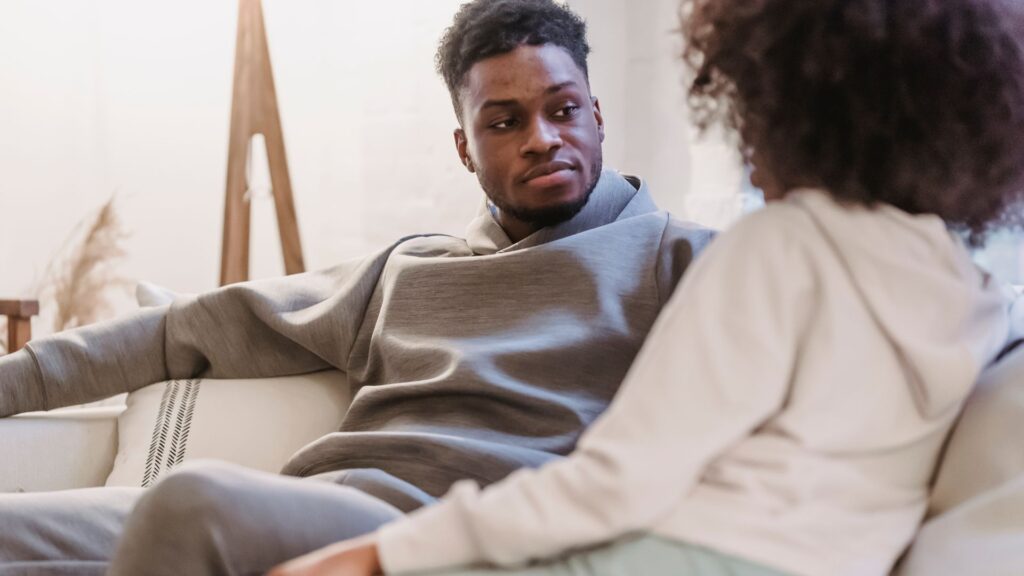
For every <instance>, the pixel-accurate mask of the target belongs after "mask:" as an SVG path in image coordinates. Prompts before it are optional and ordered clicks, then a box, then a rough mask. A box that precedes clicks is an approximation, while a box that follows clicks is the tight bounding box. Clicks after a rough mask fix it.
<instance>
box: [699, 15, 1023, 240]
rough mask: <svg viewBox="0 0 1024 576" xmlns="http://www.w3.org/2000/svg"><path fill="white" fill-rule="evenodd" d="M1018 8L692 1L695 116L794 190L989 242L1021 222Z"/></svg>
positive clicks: (1020, 30) (1020, 26)
mask: <svg viewBox="0 0 1024 576" xmlns="http://www.w3.org/2000/svg"><path fill="white" fill-rule="evenodd" d="M1013 2H1014V0H684V2H683V7H682V12H681V14H682V19H683V20H682V24H683V33H684V36H685V38H686V47H685V49H684V54H683V57H684V60H686V62H687V63H688V64H689V65H690V67H691V68H692V69H693V71H694V73H695V76H694V80H693V83H692V85H691V87H690V104H691V108H692V109H693V111H694V113H695V116H696V119H697V122H698V124H699V125H700V126H702V127H707V126H708V125H709V124H712V123H715V122H723V123H724V124H725V125H726V126H727V127H730V128H732V129H734V130H735V134H737V135H738V136H739V140H740V144H741V148H742V151H743V152H744V153H749V152H750V151H752V150H756V151H757V156H758V158H759V160H760V161H761V162H762V163H764V164H765V165H766V166H764V167H766V168H767V171H768V173H769V174H770V175H771V176H772V177H773V178H774V179H775V180H777V181H778V182H779V183H781V184H782V185H783V186H786V187H790V188H792V187H797V186H818V187H823V188H826V189H827V190H828V191H829V192H830V193H831V194H832V195H833V196H834V197H836V198H837V199H839V200H840V201H851V202H857V203H861V204H866V205H872V204H874V203H876V202H885V203H889V204H892V205H894V206H897V207H899V208H901V209H903V210H905V211H907V212H909V213H913V214H917V213H932V214H936V215H938V216H939V217H941V218H943V219H944V220H945V221H946V222H947V223H949V224H950V225H951V226H952V227H954V228H955V229H959V230H961V231H963V232H966V233H967V234H968V236H969V238H970V241H971V242H972V243H973V244H975V245H977V244H980V243H982V242H983V241H984V238H985V237H986V236H987V233H988V232H990V231H991V230H992V229H994V228H996V227H1000V226H1006V225H1013V226H1019V225H1020V224H1021V223H1022V221H1024V217H1022V213H1021V212H1022V208H1024V206H1022V199H1024V192H1022V191H1024V40H1022V38H1024V14H1022V12H1021V9H1020V7H1014V6H1013V5H1012V4H1013Z"/></svg>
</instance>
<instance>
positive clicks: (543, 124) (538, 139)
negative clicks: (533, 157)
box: [522, 120, 562, 155]
mask: <svg viewBox="0 0 1024 576" xmlns="http://www.w3.org/2000/svg"><path fill="white" fill-rule="evenodd" d="M561 147H562V134H561V132H560V131H559V129H558V126H556V125H554V124H553V123H551V122H548V121H547V120H536V121H534V122H531V123H530V127H529V130H528V132H527V135H526V141H525V142H524V143H523V148H522V152H523V154H524V155H529V154H547V153H548V152H550V151H551V150H554V149H557V148H561Z"/></svg>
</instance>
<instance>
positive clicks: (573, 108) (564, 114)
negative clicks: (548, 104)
mask: <svg viewBox="0 0 1024 576" xmlns="http://www.w3.org/2000/svg"><path fill="white" fill-rule="evenodd" d="M579 110H580V107H579V106H577V105H575V104H567V105H565V106H562V107H561V108H559V109H558V111H557V112H555V116H556V117H558V118H569V117H572V116H575V115H576V113H577V112H579Z"/></svg>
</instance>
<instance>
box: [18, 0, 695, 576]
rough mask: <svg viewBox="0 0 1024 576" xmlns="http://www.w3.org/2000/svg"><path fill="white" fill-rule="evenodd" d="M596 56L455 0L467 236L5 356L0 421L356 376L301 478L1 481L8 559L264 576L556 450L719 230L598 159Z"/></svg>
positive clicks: (451, 57)
mask: <svg viewBox="0 0 1024 576" xmlns="http://www.w3.org/2000/svg"><path fill="white" fill-rule="evenodd" d="M588 52H589V48H588V46H587V44H586V38H585V27H584V24H583V22H582V21H581V20H580V19H579V18H578V17H577V16H576V15H575V14H573V13H572V12H570V11H569V10H568V9H567V8H564V7H563V6H561V5H559V4H556V3H555V2H553V1H552V0H525V1H524V0H476V1H475V2H471V3H469V4H467V5H464V6H463V7H462V8H461V9H460V11H459V13H458V14H457V15H456V17H455V21H454V23H453V25H452V27H451V28H450V29H449V30H448V32H447V33H446V35H445V37H444V38H443V39H442V42H441V46H440V50H439V53H438V68H439V70H440V72H441V74H442V76H443V77H444V78H445V81H446V83H447V84H448V88H449V90H450V92H451V95H452V101H453V103H454V106H455V110H456V114H457V116H458V119H459V122H460V127H459V128H458V129H457V130H456V131H455V145H456V149H457V151H458V154H459V157H460V158H461V159H462V161H463V163H464V165H465V166H466V168H467V169H468V170H469V171H470V172H472V173H474V174H476V176H477V178H478V179H479V181H480V184H481V187H482V188H483V190H484V192H485V194H486V196H487V198H488V200H489V202H488V204H487V206H488V209H487V210H485V211H483V212H482V213H481V215H480V216H479V217H478V218H477V219H476V220H474V221H473V222H472V223H471V225H470V227H469V230H468V232H467V237H466V239H460V238H452V237H446V236H436V235H435V236H416V237H410V238H407V239H403V240H401V241H399V242H397V243H395V244H394V245H392V246H390V247H389V248H387V249H385V250H382V251H381V252H379V253H377V254H375V255H372V256H370V257H368V258H365V259H362V260H358V261H354V262H349V263H346V264H342V265H340V266H338V267H335V268H333V269H329V270H326V271H323V272H317V273H310V274H303V275H299V276H293V277H288V278H283V279H275V280H269V281H257V282H251V283H246V284H241V285H235V286H229V287H227V288H224V289H221V290H218V291H215V292H211V293H208V294H203V295H200V296H199V297H197V298H191V299H182V300H178V301H176V302H175V303H174V304H173V305H171V306H170V307H169V308H162V309H157V310H152V311H144V312H140V313H139V314H137V315H135V316H132V317H130V318H128V319H125V320H120V321H116V322H112V323H106V324H102V325H98V326H94V327H88V328H85V329H81V330H78V331H75V332H72V333H69V334H65V335H57V336H55V337H52V338H49V339H43V340H39V341H37V342H34V343H32V344H30V345H29V347H28V348H27V350H25V351H23V352H19V353H16V354H13V355H11V356H8V357H5V358H3V359H0V383H2V386H0V392H2V396H0V415H9V414H13V413H17V412H21V411H25V410H33V409H44V408H45V409H48V408H54V407H56V406H58V405H64V404H71V403H78V402H83V401H86V400H90V399H94V398H98V397H103V396H108V395H111V394H115V393H118V392H123V391H126V390H132V389H135V388H138V387H141V386H144V385H146V384H149V383H151V382H155V381H159V380H163V379H167V378H187V377H192V376H196V375H202V376H206V377H211V378H217V377H219V378H230V377H253V376H273V375H283V374H296V373H303V372H312V371H316V370H322V369H326V368H332V367H333V368H338V369H341V370H343V371H345V372H346V373H347V375H348V378H349V381H350V383H351V386H352V387H353V391H355V392H358V394H356V395H355V398H354V400H353V402H352V405H351V408H350V409H349V412H348V414H347V416H346V418H345V421H344V423H343V425H342V429H341V431H339V432H337V433H334V434H330V435H328V436H326V437H324V438H322V439H320V440H319V441H318V442H316V443H314V444H313V445H311V446H309V447H307V448H305V449H303V450H302V451H300V452H299V453H298V454H296V455H295V456H294V457H293V458H292V459H291V461H290V462H289V463H288V464H287V465H286V467H285V469H284V470H283V473H284V474H286V475H290V476H299V477H314V479H313V480H308V479H305V480H300V479H296V478H286V477H281V476H275V475H266V474H258V473H253V472H250V471H244V470H240V469H237V468H233V467H227V466H210V465H206V466H198V467H185V468H183V469H182V470H180V471H178V472H176V473H174V474H171V475H169V476H168V477H167V478H165V479H164V480H163V481H162V482H160V483H159V484H157V486H155V487H154V488H152V489H150V490H149V491H148V492H146V493H145V495H144V496H143V494H142V492H141V490H134V489H124V490H114V491H111V490H109V489H103V490H98V491H97V490H93V491H74V492H68V493H63V494H57V495H18V496H7V497H4V498H3V499H0V526H2V528H0V531H2V533H0V562H8V563H14V562H21V563H22V564H21V565H22V566H32V568H33V569H34V572H32V573H35V574H42V573H46V572H45V569H46V568H47V566H48V565H49V566H55V567H57V569H60V570H65V571H64V572H61V573H69V572H71V573H88V572H89V571H93V572H97V571H102V570H104V569H106V568H107V567H108V563H109V568H110V573H111V574H132V575H137V574H222V573H228V574H248V573H262V572H263V571H265V570H267V569H268V568H270V567H271V566H274V565H275V564H278V563H279V562H281V561H284V560H287V559H289V558H292V557H295V556H298V555H299V554H302V553H305V552H308V551H310V550H313V549H316V548H319V547H320V546H323V545H325V544H328V543H330V542H333V541H337V540H341V539H345V538H349V537H352V536H356V535H358V534H361V533H365V532H369V531H371V530H373V529H375V528H376V527H377V526H379V525H380V524H382V523H384V522H386V521H388V520H390V519H393V518H395V517H397V516H399V515H400V514H402V513H405V512H409V511H411V510H413V509H415V508H417V507H419V506H422V505H424V504H428V503H430V502H432V501H433V500H434V499H435V498H436V497H437V496H440V495H441V494H442V493H444V492H445V491H446V490H447V489H448V487H449V486H450V485H451V484H452V483H453V482H455V481H456V480H458V479H461V478H467V477H468V478H473V479H475V480H477V481H478V482H480V483H481V484H489V483H492V482H494V481H496V480H499V479H501V478H503V477H504V476H506V475H507V474H509V473H511V472H512V471H514V470H515V469H517V468H519V467H522V466H538V465H540V464H543V463H544V462H546V461H548V460H551V459H553V458H557V457H560V456H562V455H565V454H567V453H568V452H569V451H571V449H572V448H573V446H574V445H575V442H576V439H577V438H578V436H579V434H580V432H581V431H582V429H583V428H584V427H585V426H586V425H587V424H589V423H590V422H591V421H593V419H594V418H595V417H596V416H597V415H598V414H599V413H600V412H601V411H602V410H603V409H604V408H605V407H606V405H607V403H608V402H609V400H610V399H611V397H612V395H613V394H614V392H615V390H616V388H617V387H618V385H619V383H620V382H621V380H622V378H623V376H624V375H625V373H626V370H627V369H628V367H629V365H630V363H631V361H632V359H633V357H634V356H635V354H636V353H637V351H638V350H639V348H640V345H641V344H642V342H643V340H644V337H645V335H646V334H647V332H648V330H649V329H650V327H651V325H652V323H653V322H654V319H655V317H656V316H657V313H658V311H659V309H660V308H661V306H662V304H663V303H664V302H665V301H666V300H667V299H668V297H669V295H670V294H671V292H672V290H673V288H674V286H675V284H676V282H677V281H678V279H679V276H680V275H681V274H682V270H683V269H684V268H685V267H686V266H687V265H688V264H689V263H690V261H691V260H692V258H693V256H694V254H695V253H696V252H697V251H698V250H699V249H700V248H702V247H703V245H704V244H705V243H706V242H707V241H708V239H709V238H710V234H709V233H708V232H707V231H705V230H702V229H699V228H697V227H694V226H684V225H681V224H679V223H676V222H674V221H672V220H671V219H670V218H669V217H668V216H667V215H666V214H665V213H659V212H657V211H656V207H655V206H654V204H653V202H652V201H651V199H650V196H649V195H648V193H647V192H646V190H645V189H644V187H643V186H642V185H641V184H640V182H639V180H637V179H632V178H626V177H622V176H620V175H618V174H617V173H615V172H612V171H606V170H602V158H601V141H602V140H603V137H604V122H603V119H602V117H601V112H600V106H599V104H598V101H597V99H596V98H593V97H592V96H591V94H590V89H589V82H588V77H587V67H586V57H587V53H588ZM132 509H134V510H133V512H132V514H131V516H130V517H128V518H127V520H126V519H125V518H126V516H127V514H128V512H129V510H132ZM72 526H73V528H72ZM119 539H120V540H119ZM118 541H119V544H117V549H116V551H115V549H114V548H115V543H117V542H118ZM111 558H113V561H111V560H110V559H111ZM33 561H35V565H32V564H31V562H33ZM47 563H49V564H47ZM0 573H2V566H0Z"/></svg>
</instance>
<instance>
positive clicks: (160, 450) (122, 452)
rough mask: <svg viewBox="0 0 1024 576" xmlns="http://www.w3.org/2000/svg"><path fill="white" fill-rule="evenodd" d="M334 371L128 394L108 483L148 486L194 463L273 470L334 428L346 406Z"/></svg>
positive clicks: (342, 383) (165, 385)
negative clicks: (214, 462) (217, 462)
mask: <svg viewBox="0 0 1024 576" xmlns="http://www.w3.org/2000/svg"><path fill="white" fill-rule="evenodd" d="M349 400H350V398H349V393H348V384H347V380H346V378H345V375H344V374H342V373H341V372H337V371H327V372H318V373H316V374H306V375H302V376H288V377H281V378H257V379H252V378H247V379H236V380H199V379H196V380H172V381H168V382H161V383H158V384H153V385H152V386H147V387H145V388H142V389H140V390H136V391H135V392H132V393H131V394H129V395H128V398H127V408H126V409H125V411H124V412H122V413H121V415H120V417H119V418H118V432H117V436H118V445H117V456H116V458H115V460H114V467H113V470H112V471H111V473H110V476H109V477H108V478H107V486H144V487H145V486H150V485H152V484H153V483H154V482H156V481H157V480H158V479H159V478H160V477H161V476H163V475H164V474H166V473H167V472H168V471H169V470H171V469H173V468H174V467H175V466H178V465H179V464H181V463H182V462H185V461H188V460H193V459H211V458H212V459H218V460H224V461H228V462H232V463H235V464H240V465H242V466H247V467H250V468H254V469H256V470H263V471H266V472H278V471H280V469H281V467H282V466H284V464H285V463H286V462H287V461H288V459H289V458H290V457H291V456H292V454H294V453H295V452H296V451H297V450H298V449H299V448H302V447H303V446H305V445H306V444H308V443H310V442H312V441H313V440H316V439H317V438H319V437H321V436H323V435H324V434H328V433H330V432H334V431H337V430H338V428H339V427H340V426H341V421H342V418H343V417H344V415H345V411H346V410H347V408H348V403H349Z"/></svg>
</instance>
